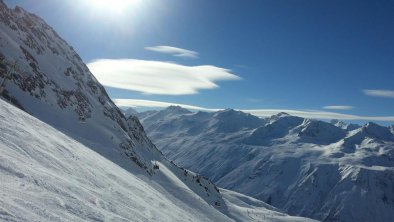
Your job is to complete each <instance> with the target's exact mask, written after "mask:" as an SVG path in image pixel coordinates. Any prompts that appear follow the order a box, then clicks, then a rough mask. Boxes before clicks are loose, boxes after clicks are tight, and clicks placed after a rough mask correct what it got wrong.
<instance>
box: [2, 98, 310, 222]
mask: <svg viewBox="0 0 394 222" xmlns="http://www.w3.org/2000/svg"><path fill="white" fill-rule="evenodd" d="M0 132H1V134H0V178H1V182H0V185H1V189H0V196H1V197H2V198H1V199H0V221H250V220H256V221H257V220H260V221H261V220H264V221H300V222H301V221H305V222H306V221H312V220H309V219H305V218H299V217H290V216H288V215H286V214H284V213H280V212H278V210H277V209H275V208H273V207H271V206H269V205H268V204H265V203H263V202H261V201H259V200H256V199H253V198H251V197H248V196H245V195H242V194H238V193H235V192H232V191H228V190H224V189H220V196H218V195H217V193H215V192H212V191H210V190H209V189H210V188H211V186H212V184H210V183H209V181H207V180H205V179H203V178H201V177H200V176H198V175H196V174H194V173H192V172H190V171H186V170H181V169H178V170H174V168H173V167H172V166H171V165H169V164H168V162H166V161H165V160H161V161H156V162H155V164H156V166H158V168H157V169H155V170H154V173H153V174H152V176H147V175H146V174H145V173H144V172H143V170H141V168H136V167H129V168H124V167H122V166H121V165H119V164H118V163H115V162H112V161H110V160H108V159H107V158H105V157H104V156H102V155H100V154H99V153H97V152H95V150H94V149H92V147H93V146H90V147H88V146H85V145H84V144H82V143H81V142H79V141H77V140H75V139H74V138H71V137H69V136H67V135H66V134H64V133H62V132H60V131H58V130H57V129H55V128H53V127H51V126H49V125H48V124H46V123H44V122H42V121H40V120H38V119H36V118H34V117H32V116H31V115H29V114H27V113H25V112H23V111H21V110H19V109H17V108H16V107H14V106H12V105H10V104H8V103H6V102H4V101H3V100H1V99H0ZM98 145H99V144H96V145H95V146H98ZM196 180H199V181H200V182H199V183H196V182H195V181H196ZM201 187H203V190H208V192H205V191H204V192H203V193H201ZM207 195H212V198H210V197H208V196H207ZM204 196H205V197H206V198H205V197H204ZM207 198H208V199H207ZM218 198H219V199H218ZM207 200H216V201H218V202H217V203H218V205H215V206H212V205H211V204H209V203H208V202H207Z"/></svg>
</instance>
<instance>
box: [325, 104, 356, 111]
mask: <svg viewBox="0 0 394 222" xmlns="http://www.w3.org/2000/svg"><path fill="white" fill-rule="evenodd" d="M322 108H323V109H334V110H351V109H354V106H342V105H341V106H338V105H336V106H323V107H322Z"/></svg>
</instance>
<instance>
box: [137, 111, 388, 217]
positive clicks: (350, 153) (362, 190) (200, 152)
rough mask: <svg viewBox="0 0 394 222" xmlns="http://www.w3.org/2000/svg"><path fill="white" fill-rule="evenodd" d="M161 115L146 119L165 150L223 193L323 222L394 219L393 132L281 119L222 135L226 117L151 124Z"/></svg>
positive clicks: (185, 118) (211, 115) (371, 126)
mask: <svg viewBox="0 0 394 222" xmlns="http://www.w3.org/2000/svg"><path fill="white" fill-rule="evenodd" d="M160 112H162V111H156V112H149V115H145V114H139V115H141V117H143V118H141V121H142V124H143V125H144V127H146V129H147V133H148V135H150V136H151V138H152V140H153V141H154V142H155V143H156V144H157V146H158V148H159V149H160V150H161V151H162V152H163V153H164V154H165V155H166V156H167V157H168V158H169V159H171V160H173V161H174V162H175V163H177V164H179V165H180V166H182V167H185V168H187V169H190V170H193V171H196V172H199V173H201V174H203V175H205V176H207V177H208V178H210V179H212V180H213V181H214V182H216V183H217V184H218V185H219V186H221V187H224V188H227V189H231V190H235V191H238V192H241V193H244V194H247V195H251V196H253V197H255V198H257V199H260V200H263V201H265V202H266V203H269V204H272V205H273V206H275V207H277V208H279V209H282V210H284V211H285V212H287V213H289V214H291V215H302V216H306V217H312V218H315V219H319V220H323V221H392V219H393V218H394V189H393V187H394V137H393V133H392V128H391V132H390V128H388V127H383V126H379V125H376V124H374V123H368V124H366V125H364V126H363V127H357V128H356V129H354V130H349V129H348V128H347V127H345V128H343V127H338V126H337V125H333V124H331V123H327V122H323V121H318V120H310V119H304V118H300V117H295V116H290V115H288V114H286V113H280V114H278V115H275V116H272V117H271V118H268V119H266V120H265V121H266V124H263V125H259V124H260V123H259V124H257V127H255V128H248V127H246V128H243V129H242V130H238V131H231V130H229V131H226V130H220V131H218V130H217V128H215V124H212V123H215V122H216V121H217V120H216V119H215V116H217V115H219V114H220V113H222V112H225V111H221V112H218V113H204V112H199V113H188V114H184V115H174V116H171V115H167V116H166V117H165V118H163V119H155V120H154V121H152V120H151V119H150V116H155V115H156V113H160ZM245 115H246V114H245ZM202 117H203V118H202ZM234 119H237V115H234ZM226 121H230V122H231V121H232V117H231V115H230V114H229V117H228V118H227V119H226ZM185 122H187V123H193V124H184V123H185ZM236 122H237V121H235V123H236ZM229 125H231V123H229ZM165 126H171V127H165ZM195 128H198V129H199V130H195ZM169 129H171V130H169ZM174 129H177V130H178V131H176V130H174Z"/></svg>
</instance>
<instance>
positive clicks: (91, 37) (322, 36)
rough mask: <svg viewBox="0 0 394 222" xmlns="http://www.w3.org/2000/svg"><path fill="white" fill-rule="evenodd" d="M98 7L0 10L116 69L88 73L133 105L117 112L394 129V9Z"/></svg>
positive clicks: (285, 4)
mask: <svg viewBox="0 0 394 222" xmlns="http://www.w3.org/2000/svg"><path fill="white" fill-rule="evenodd" d="M103 1H105V0H75V1H66V0H40V1H36V0H6V1H5V2H6V3H7V4H8V5H9V6H15V5H20V6H22V7H24V8H25V9H27V10H28V11H31V12H34V13H35V14H37V15H39V16H41V17H43V18H44V19H45V20H46V21H47V22H48V23H49V24H50V25H51V26H52V27H54V29H55V30H56V31H57V32H58V33H59V34H60V35H61V36H62V37H63V38H64V39H65V40H66V41H67V42H68V43H69V44H70V45H72V46H73V47H74V49H75V50H76V51H77V52H78V53H79V54H80V55H81V57H82V58H83V60H84V61H85V62H86V63H88V64H91V65H90V66H89V67H90V68H91V69H94V68H95V69H96V70H104V69H102V68H101V67H103V66H105V65H107V66H106V67H118V68H119V69H118V70H116V69H114V70H107V72H105V73H99V74H97V73H96V72H99V71H96V72H95V71H92V72H93V73H94V74H95V75H96V76H97V77H98V79H99V80H100V81H101V82H102V83H103V84H104V85H107V90H108V92H109V94H110V96H111V97H112V98H114V99H134V100H130V101H129V103H126V102H124V103H123V104H134V105H136V104H139V105H144V104H145V105H146V104H150V105H152V104H154V103H153V102H151V103H149V102H145V103H143V102H141V101H137V102H136V101H135V100H136V99H137V100H150V101H161V102H168V103H176V104H187V105H193V106H198V107H203V108H206V109H210V108H236V109H243V110H251V109H253V110H261V109H275V110H282V109H285V110H298V111H302V112H305V113H307V114H308V113H309V112H319V113H322V114H321V115H323V116H324V115H326V116H327V118H329V117H331V116H330V115H331V114H329V113H341V114H347V115H351V116H352V117H349V118H347V117H346V116H342V117H343V119H351V120H352V121H353V122H354V121H356V122H357V121H361V122H363V121H367V120H376V118H369V117H383V116H386V117H387V116H388V117H389V118H383V119H382V120H386V121H385V122H386V123H390V122H389V120H391V121H394V117H393V116H394V112H393V110H394V13H393V11H394V1H383V0H382V1H373V0H371V1H360V0H358V1H351V0H346V1H341V0H338V1H335V0H330V1H322V0H318V1H315V0H308V1H302V0H299V1H293V0H288V1H275V0H271V1H268V0H267V1H266V0H264V1H263V0H262V1H257V0H256V1H252V0H251V1H242V0H238V1H231V0H215V1H212V0H195V1H184V0H160V1H158V0H124V1H132V3H130V4H128V5H127V6H123V7H122V9H119V8H118V9H113V8H112V7H111V6H108V5H107V6H103V5H102V6H100V4H102V3H95V2H103ZM117 1H118V2H119V1H122V0H117ZM124 1H123V2H124ZM157 46H169V47H174V48H179V49H178V51H177V50H176V49H174V48H169V47H167V48H165V47H164V48H163V47H161V48H160V47H157ZM147 47H150V48H147ZM180 49H185V50H187V51H182V50H180ZM98 59H106V60H98ZM119 59H122V60H119ZM92 62H93V63H92ZM151 67H153V68H151ZM111 72H117V73H111ZM118 73H122V75H119V76H117V78H121V82H119V81H118V82H116V81H115V82H114V81H113V78H112V77H114V76H116V74H118ZM139 77H146V79H144V78H141V82H138V81H135V79H136V78H139ZM111 78H112V79H111ZM127 79H128V80H127ZM144 81H152V82H154V84H152V85H149V86H146V85H145V84H144ZM109 86H112V87H109ZM181 86H182V87H181ZM126 89H127V90H126ZM367 90H369V91H367ZM124 101H125V100H124ZM158 106H159V105H158ZM327 106H328V107H327ZM327 108H329V109H327ZM326 112H329V113H328V114H324V113H326ZM307 114H305V115H307ZM262 115H263V114H262ZM354 116H356V117H360V116H362V117H363V118H360V119H367V120H358V119H357V118H353V117H354ZM390 116H391V117H390ZM342 117H341V116H339V118H342ZM364 117H365V118H364ZM390 124H392V122H391V123H390Z"/></svg>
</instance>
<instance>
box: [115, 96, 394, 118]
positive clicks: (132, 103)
mask: <svg viewBox="0 0 394 222" xmlns="http://www.w3.org/2000/svg"><path fill="white" fill-rule="evenodd" d="M113 101H114V102H115V104H116V105H118V106H120V107H134V108H136V107H145V108H146V107H149V108H165V107H168V106H171V105H175V106H181V107H183V108H186V109H192V110H201V111H208V112H214V111H218V110H222V109H218V108H206V107H200V106H193V105H186V104H179V103H169V102H159V101H152V100H138V99H113ZM241 111H243V112H246V113H250V114H253V115H255V116H259V117H269V116H272V115H275V114H278V113H280V112H285V113H288V114H290V115H294V116H299V117H303V118H311V119H339V120H367V121H388V122H394V116H358V115H349V114H342V113H335V112H325V111H303V110H291V109H242V110H241Z"/></svg>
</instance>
